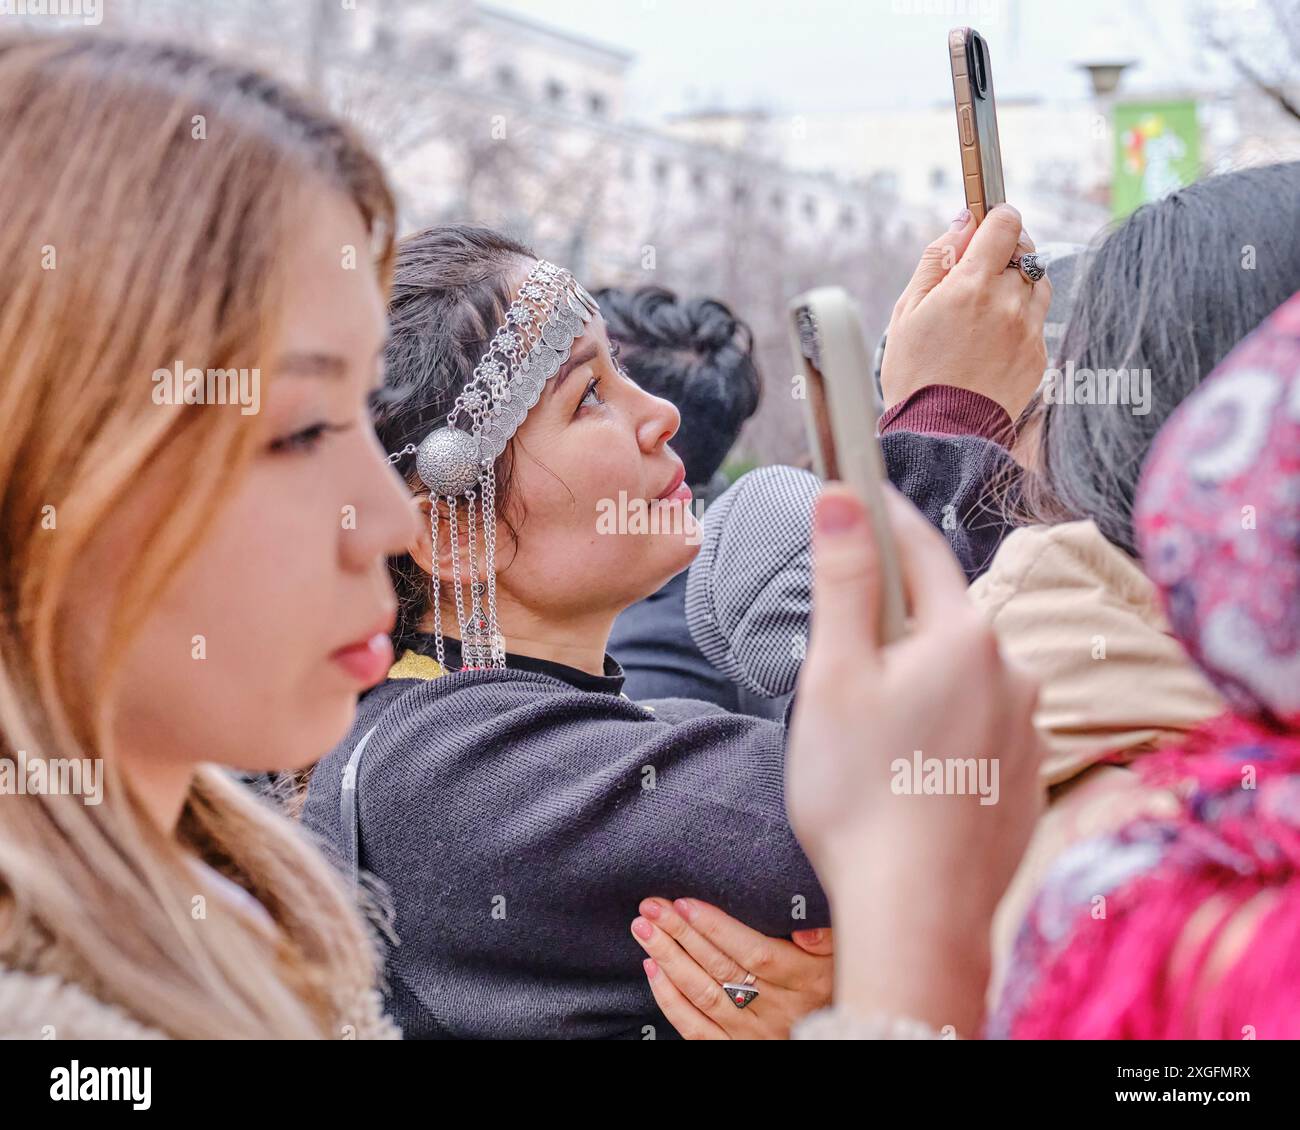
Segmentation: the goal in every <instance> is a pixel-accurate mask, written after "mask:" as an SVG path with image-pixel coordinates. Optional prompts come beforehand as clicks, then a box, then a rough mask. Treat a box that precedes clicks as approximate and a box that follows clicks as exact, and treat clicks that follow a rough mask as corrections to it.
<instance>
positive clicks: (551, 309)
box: [388, 259, 600, 670]
mask: <svg viewBox="0 0 1300 1130" xmlns="http://www.w3.org/2000/svg"><path fill="white" fill-rule="evenodd" d="M599 309H600V308H599V307H598V306H597V305H596V300H595V299H594V298H592V297H591V295H590V294H588V293H587V292H586V290H584V289H583V287H582V285H581V284H580V283H579V282H578V280H577V279H575V278H574V277H573V275H571V274H570V273H569V272H568V271H566V270H565V269H564V268H563V267H557V266H556V265H555V264H554V263H548V262H547V261H546V260H545V259H539V260H538V261H537V265H536V266H535V267H534V268H533V269H532V271H530V272H529V275H528V278H527V279H525V280H524V285H523V286H522V287H520V288H519V296H518V297H517V298H516V299H515V301H514V302H512V303H511V304H510V309H508V310H507V311H506V317H505V321H504V322H503V323H502V325H501V326H500V327H498V329H497V331H496V333H495V334H494V335H493V336H492V341H491V342H490V343H489V345H488V348H487V352H485V353H484V354H483V357H482V360H480V361H479V363H478V365H477V366H476V367H475V369H474V374H473V376H472V377H470V379H469V381H468V382H466V384H465V387H464V388H463V389H461V392H460V395H459V396H457V397H456V402H455V404H454V405H452V409H451V411H450V412H449V413H448V414H447V423H446V425H444V426H443V427H440V428H437V429H436V430H434V431H432V432H430V433H429V434H428V435H427V436H425V437H424V439H423V440H422V441H421V442H420V443H419V444H418V445H416V444H413V443H411V444H407V445H406V447H404V448H403V449H402V450H401V451H398V452H394V453H393V454H392V455H390V456H389V457H388V461H389V462H390V463H396V462H397V461H398V460H399V459H401V458H402V457H403V456H405V455H411V454H414V456H415V470H416V474H418V475H419V477H420V481H421V482H423V483H424V485H425V486H426V487H428V488H429V499H430V502H431V503H432V505H431V506H430V508H429V525H430V531H431V533H432V536H433V576H432V578H431V581H432V586H431V587H432V593H433V622H434V646H435V648H436V650H437V655H438V663H439V664H440V665H442V666H443V667H445V666H446V662H445V659H444V656H443V638H442V607H441V598H440V583H439V582H440V579H439V575H438V506H437V502H438V499H440V498H441V499H444V500H446V503H447V524H448V527H449V529H448V533H449V534H450V536H451V551H452V552H451V571H452V589H453V591H454V592H455V594H456V622H457V624H458V625H459V627H460V646H461V667H462V669H466V670H469V669H481V668H485V667H504V666H505V665H506V651H505V641H504V640H503V639H502V637H501V631H500V628H499V626H498V624H497V601H496V540H497V539H496V535H497V522H496V471H495V467H496V461H497V459H498V458H499V457H500V455H501V453H502V452H503V451H505V449H506V444H507V443H509V442H510V437H511V436H513V435H514V434H515V432H516V431H518V430H519V426H520V425H521V424H522V423H523V422H524V417H525V416H526V415H527V414H528V412H529V410H530V409H531V408H532V407H533V406H534V405H535V404H536V403H537V401H538V400H539V399H540V397H541V395H542V389H543V388H544V387H545V385H546V382H547V381H548V380H550V379H551V378H552V377H553V376H555V374H556V373H558V372H559V371H560V366H561V365H563V364H564V363H565V362H566V361H567V360H568V359H569V353H570V351H571V350H572V349H573V342H574V340H575V339H576V338H579V337H581V336H582V334H583V332H584V330H585V328H586V325H587V323H588V322H589V321H591V317H592V315H593V314H595V313H597V312H598V311H599ZM461 499H464V500H465V503H466V513H465V525H466V527H467V529H466V538H467V541H468V553H467V555H466V556H467V560H468V563H469V574H470V581H469V597H468V599H465V597H464V595H463V594H462V592H461V585H462V582H461V575H460V542H459V529H458V525H459V523H458V520H457V506H458V503H459V502H460V500H461ZM476 508H477V509H478V511H479V513H480V514H481V516H482V526H483V573H484V579H483V580H480V579H479V575H478V573H479V570H478V562H479V558H478V546H477V526H478V524H479V523H478V516H477V515H476V514H475V510H476Z"/></svg>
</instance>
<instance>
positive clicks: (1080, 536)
mask: <svg viewBox="0 0 1300 1130" xmlns="http://www.w3.org/2000/svg"><path fill="white" fill-rule="evenodd" d="M1082 588H1089V589H1098V590H1104V591H1106V592H1108V593H1110V594H1112V595H1113V596H1120V597H1123V598H1125V599H1128V600H1130V601H1133V602H1136V603H1141V604H1146V603H1148V602H1150V601H1151V600H1153V599H1154V590H1153V589H1152V587H1151V584H1150V582H1149V581H1148V580H1147V579H1146V577H1145V575H1144V574H1143V573H1142V570H1141V568H1140V566H1139V565H1138V564H1137V562H1136V561H1134V560H1133V559H1132V558H1131V557H1129V556H1128V554H1126V553H1125V552H1124V551H1123V550H1122V549H1119V548H1118V547H1117V546H1114V545H1112V544H1111V543H1110V542H1109V541H1107V540H1106V538H1105V536H1104V535H1103V534H1102V532H1101V531H1100V530H1099V529H1098V528H1097V524H1096V523H1095V522H1093V521H1091V520H1082V521H1076V522H1061V523H1058V524H1056V525H1050V526H1045V525H1036V526H1022V527H1021V528H1020V529H1017V530H1014V531H1013V532H1012V533H1011V534H1010V535H1009V536H1008V537H1007V538H1006V540H1005V541H1004V542H1003V543H1002V545H1001V546H1000V547H999V548H998V552H997V554H996V556H995V557H994V558H993V562H992V564H991V565H990V566H989V569H988V572H987V573H985V574H984V576H982V577H980V578H979V579H978V580H977V581H975V582H974V583H973V584H972V585H971V588H970V594H971V599H972V600H974V601H975V603H976V604H978V605H979V606H980V607H981V608H982V609H984V611H985V612H986V614H988V615H990V616H996V615H998V614H999V613H1000V612H1001V611H1002V610H1003V609H1004V608H1005V606H1006V605H1007V604H1008V603H1010V602H1011V601H1012V600H1014V599H1015V598H1016V597H1018V596H1022V595H1024V594H1026V593H1039V592H1044V591H1056V590H1068V589H1082Z"/></svg>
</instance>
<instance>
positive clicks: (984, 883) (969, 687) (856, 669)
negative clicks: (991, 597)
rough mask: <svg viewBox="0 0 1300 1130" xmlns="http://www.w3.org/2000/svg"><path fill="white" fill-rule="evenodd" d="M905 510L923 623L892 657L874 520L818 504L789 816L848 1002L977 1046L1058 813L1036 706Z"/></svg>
mask: <svg viewBox="0 0 1300 1130" xmlns="http://www.w3.org/2000/svg"><path fill="white" fill-rule="evenodd" d="M888 505H889V511H890V519H891V523H892V525H893V529H894V534H895V540H896V542H897V545H898V550H899V556H900V559H901V562H902V569H903V575H904V581H905V585H906V589H907V593H908V602H909V607H910V610H911V614H912V622H911V626H910V630H909V632H908V634H907V635H906V636H904V637H903V638H902V639H901V640H899V641H897V642H896V643H893V644H890V645H888V646H882V645H881V644H880V643H879V641H878V640H877V639H876V638H875V636H874V630H873V625H874V624H875V623H876V622H877V621H876V606H877V604H878V602H879V565H878V560H877V556H876V550H875V544H874V542H873V540H872V537H871V532H870V525H869V523H868V521H867V518H866V512H865V508H864V507H863V505H862V503H861V502H860V501H859V500H858V498H857V497H856V495H854V493H853V492H852V491H851V490H849V489H848V488H847V487H844V486H843V485H841V484H830V485H828V486H827V487H826V489H825V490H824V491H823V493H822V495H821V497H820V498H819V499H818V502H817V509H816V520H815V524H814V538H813V557H814V598H813V617H812V630H811V638H810V641H809V649H808V656H807V659H806V660H805V662H804V667H803V672H802V675H801V679H800V684H799V690H798V695H797V698H796V704H795V710H794V716H793V721H792V730H791V737H790V745H789V751H788V756H787V784H786V803H787V806H788V808H789V811H790V818H791V824H792V826H793V827H794V830H795V832H796V834H797V835H798V836H799V840H800V842H801V843H802V845H803V847H804V850H805V851H806V852H807V854H808V858H809V859H810V860H811V861H812V864H813V866H814V867H815V868H816V870H817V874H818V876H819V878H820V879H821V880H822V886H823V887H824V888H825V890H826V891H827V893H828V895H829V897H830V900H831V907H832V914H833V918H834V922H835V933H836V953H837V956H836V987H835V999H836V1003H837V1005H839V1006H841V1007H845V1008H849V1009H852V1010H856V1011H859V1012H862V1013H863V1014H866V1013H869V1012H887V1013H892V1014H897V1015H903V1016H910V1017H913V1018H915V1019H918V1020H922V1021H925V1022H927V1023H929V1024H932V1025H933V1026H934V1027H936V1028H943V1027H945V1026H947V1025H951V1026H953V1027H954V1028H955V1029H956V1031H957V1032H958V1033H959V1034H961V1035H966V1036H973V1035H975V1034H976V1033H977V1031H978V1028H979V1024H980V1019H981V1017H982V1010H983V997H984V990H985V983H986V981H987V976H988V961H989V955H988V949H989V929H990V924H991V920H992V917H993V911H994V908H995V907H996V905H997V903H998V900H999V898H1000V897H1001V895H1002V893H1003V891H1004V890H1005V889H1006V886H1007V884H1008V882H1009V881H1010V879H1011V875H1012V873H1013V872H1014V870H1015V868H1016V865H1017V863H1018V861H1019V859H1020V857H1021V854H1022V853H1023V851H1024V848H1025V845H1026V844H1027V842H1028V840H1029V835H1030V832H1031V830H1032V828H1033V824H1034V820H1035V817H1036V815H1037V812H1038V810H1039V806H1040V803H1041V793H1040V788H1039V785H1038V778H1037V766H1038V742H1037V738H1036V736H1035V733H1034V729H1033V725H1032V721H1031V718H1032V712H1033V706H1034V701H1035V698H1036V692H1035V690H1034V687H1033V684H1032V683H1031V682H1030V680H1029V679H1027V678H1026V677H1024V676H1023V675H1021V674H1020V673H1018V672H1016V671H1015V670H1013V669H1011V668H1009V667H1008V666H1007V665H1006V664H1005V663H1004V662H1003V661H1002V657H1001V655H1000V653H999V651H998V646H997V641H996V639H995V638H994V635H993V633H992V630H991V629H990V628H989V626H988V624H987V623H986V622H985V620H984V618H983V617H982V616H981V615H980V613H979V612H978V611H977V610H976V608H975V606H974V605H973V604H971V602H970V601H969V600H968V599H967V596H966V584H965V580H964V578H963V577H962V574H961V571H960V569H959V568H958V566H957V563H956V561H955V560H954V559H953V556H952V553H951V551H950V550H949V549H948V546H947V544H946V543H945V542H944V540H943V538H942V537H941V536H940V535H939V534H938V532H937V531H935V530H934V529H933V528H932V527H931V526H930V525H929V523H927V522H926V521H925V519H924V518H922V517H921V515H920V514H919V513H917V511H916V510H915V509H914V508H913V507H912V506H911V505H910V504H908V503H907V502H906V501H904V500H903V499H902V498H901V497H900V496H899V495H897V493H896V492H894V491H892V490H890V491H889V492H888ZM918 762H919V763H920V766H921V769H922V772H921V773H919V774H918V773H916V772H915V770H916V768H917V766H918ZM931 766H938V777H937V778H935V777H934V776H932V774H933V772H934V770H933V769H932V768H931Z"/></svg>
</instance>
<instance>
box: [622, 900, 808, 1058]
mask: <svg viewBox="0 0 1300 1130" xmlns="http://www.w3.org/2000/svg"><path fill="white" fill-rule="evenodd" d="M640 911H641V915H642V916H641V917H640V918H637V919H635V920H634V921H633V923H632V936H633V937H634V938H635V939H636V940H637V943H638V944H639V945H640V946H641V948H642V949H643V950H645V951H646V953H648V954H649V955H650V956H649V957H648V958H646V960H645V962H644V965H645V971H646V976H647V977H648V978H649V979H650V991H651V992H652V993H654V997H655V1000H656V1001H657V1002H658V1004H659V1008H660V1010H661V1011H662V1012H663V1014H664V1015H665V1016H666V1017H667V1018H668V1021H669V1023H670V1024H672V1026H673V1027H674V1028H676V1029H677V1031H678V1032H679V1033H680V1034H681V1035H682V1036H683V1037H684V1038H685V1039H688V1040H785V1039H788V1038H789V1036H790V1027H791V1025H793V1024H794V1022H795V1021H796V1020H798V1019H799V1018H800V1017H802V1016H806V1015H807V1014H808V1013H810V1012H812V1011H814V1010H815V1009H818V1008H822V1007H823V1006H825V1005H827V1004H829V1003H830V999H831V979H832V959H831V957H830V953H831V947H832V942H831V932H830V930H799V931H796V932H795V933H794V934H793V935H792V937H793V938H794V942H787V941H785V940H784V939H783V938H769V937H768V936H767V935H765V934H760V933H758V932H757V931H755V930H751V929H750V928H749V927H748V926H746V925H744V923H741V922H737V921H736V919H734V918H731V917H730V916H728V915H726V914H724V913H723V912H722V911H720V910H719V909H718V908H717V907H716V906H710V905H709V904H708V903H706V902H700V901H699V900H698V899H678V900H677V901H676V902H675V903H673V902H669V901H668V900H667V899H662V898H648V899H646V900H645V901H644V902H642V903H641V906H640ZM746 973H752V974H753V975H754V978H755V979H754V982H753V985H754V988H756V989H757V990H758V996H757V997H756V998H755V999H754V1000H752V1001H751V1002H750V1003H749V1004H748V1005H747V1006H746V1007H744V1008H737V1007H736V1006H735V1005H734V1004H733V1003H732V1002H731V1000H730V999H729V998H728V997H727V995H726V993H724V992H723V990H722V986H723V983H724V982H727V981H731V982H735V983H738V984H739V983H742V982H743V981H744V980H745V974H746Z"/></svg>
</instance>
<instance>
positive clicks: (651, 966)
mask: <svg viewBox="0 0 1300 1130" xmlns="http://www.w3.org/2000/svg"><path fill="white" fill-rule="evenodd" d="M641 968H642V969H644V970H645V975H646V976H647V977H648V978H649V979H650V980H651V981H653V980H654V979H655V978H656V977H658V976H659V966H657V965H656V964H655V959H654V958H653V957H647V958H646V959H645V961H643V962H641Z"/></svg>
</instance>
